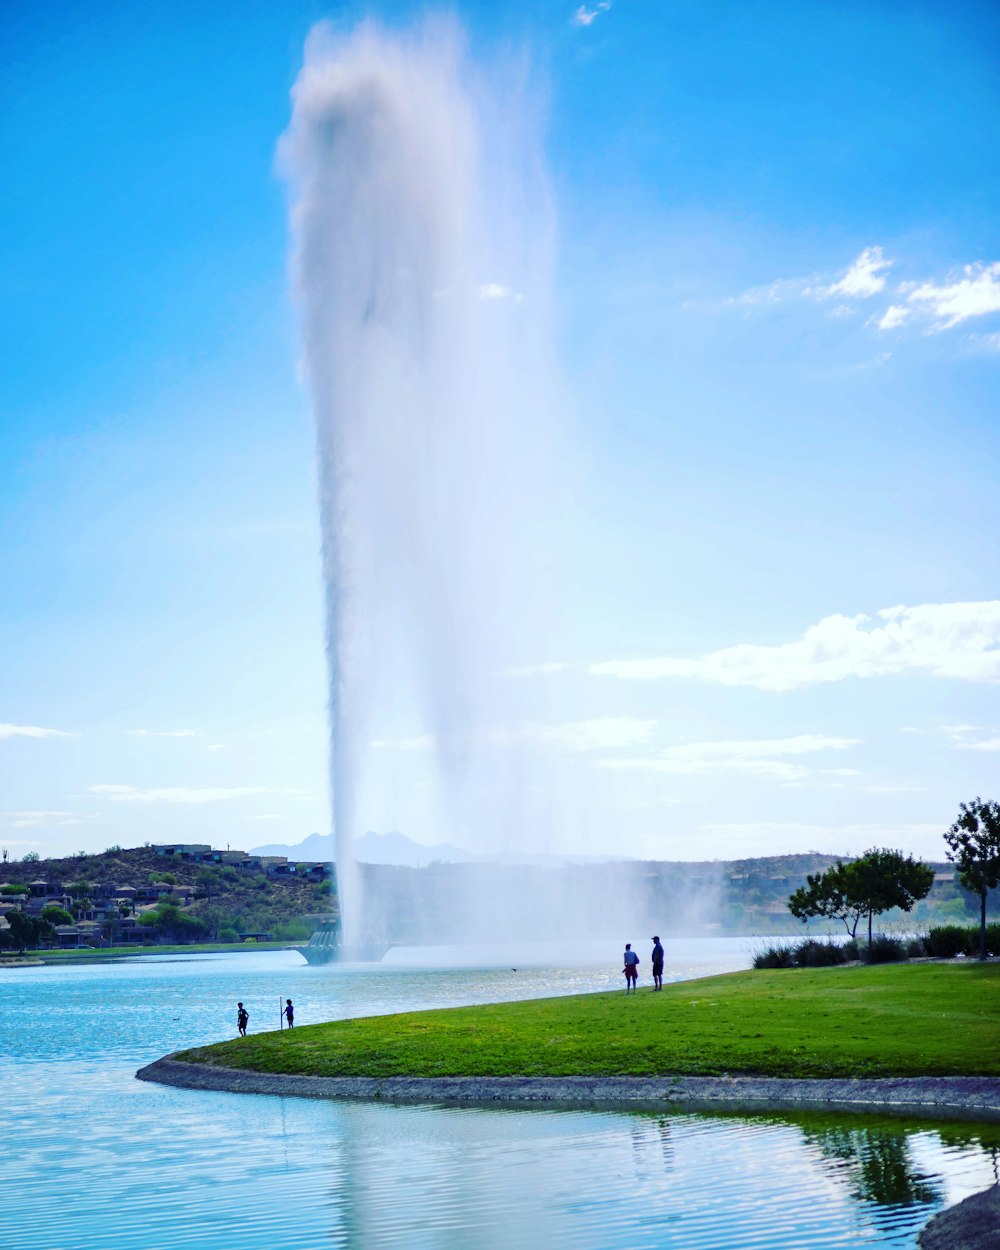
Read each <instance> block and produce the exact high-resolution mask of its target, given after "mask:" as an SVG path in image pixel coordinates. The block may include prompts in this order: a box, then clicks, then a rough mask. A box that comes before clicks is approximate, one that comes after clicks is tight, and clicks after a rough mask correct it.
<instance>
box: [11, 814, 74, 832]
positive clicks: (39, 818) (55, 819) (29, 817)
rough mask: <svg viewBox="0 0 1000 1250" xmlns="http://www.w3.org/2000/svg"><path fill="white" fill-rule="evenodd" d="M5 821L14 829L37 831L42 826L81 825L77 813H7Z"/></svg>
mask: <svg viewBox="0 0 1000 1250" xmlns="http://www.w3.org/2000/svg"><path fill="white" fill-rule="evenodd" d="M3 819H4V820H5V822H6V823H8V824H10V826H11V827H12V828H14V829H36V828H38V827H39V826H40V825H79V824H82V823H83V821H82V820H81V819H80V817H79V816H78V815H77V814H76V813H75V812H7V813H5V815H4V817H3Z"/></svg>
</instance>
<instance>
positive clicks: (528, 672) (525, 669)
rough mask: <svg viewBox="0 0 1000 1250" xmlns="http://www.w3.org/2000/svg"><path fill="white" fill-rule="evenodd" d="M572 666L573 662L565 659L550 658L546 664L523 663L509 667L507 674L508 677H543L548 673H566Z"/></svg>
mask: <svg viewBox="0 0 1000 1250" xmlns="http://www.w3.org/2000/svg"><path fill="white" fill-rule="evenodd" d="M572 667H573V665H572V664H568V663H566V661H564V660H549V661H548V662H547V663H545V664H522V665H521V666H520V667H519V668H509V669H507V675H508V677H541V676H544V675H545V674H547V673H564V672H566V670H567V669H570V668H572Z"/></svg>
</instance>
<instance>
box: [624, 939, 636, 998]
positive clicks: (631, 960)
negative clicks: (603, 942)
mask: <svg viewBox="0 0 1000 1250" xmlns="http://www.w3.org/2000/svg"><path fill="white" fill-rule="evenodd" d="M624 963H625V967H624V968H622V972H624V973H625V993H626V994H627V993H628V992H629V991H630V990H637V989H638V983H639V956H638V955H637V954H636V953H635V951H634V950H633V949H632V943H631V942H626V943H625V957H624Z"/></svg>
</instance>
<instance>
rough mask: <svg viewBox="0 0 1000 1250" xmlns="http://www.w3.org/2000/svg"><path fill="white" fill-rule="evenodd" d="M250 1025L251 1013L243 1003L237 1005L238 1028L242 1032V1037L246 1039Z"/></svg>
mask: <svg viewBox="0 0 1000 1250" xmlns="http://www.w3.org/2000/svg"><path fill="white" fill-rule="evenodd" d="M249 1023H250V1012H249V1011H247V1009H246V1008H245V1007H244V1006H243V1004H242V1003H237V1004H236V1027H237V1028H238V1029H239V1031H240V1037H246V1035H247V1025H248V1024H249Z"/></svg>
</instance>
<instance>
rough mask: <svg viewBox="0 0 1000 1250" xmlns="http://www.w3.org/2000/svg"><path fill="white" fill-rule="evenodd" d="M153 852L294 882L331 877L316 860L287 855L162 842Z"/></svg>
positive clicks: (171, 857) (330, 870)
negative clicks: (292, 878)
mask: <svg viewBox="0 0 1000 1250" xmlns="http://www.w3.org/2000/svg"><path fill="white" fill-rule="evenodd" d="M153 850H154V851H155V852H156V854H157V855H158V856H160V857H161V858H163V859H169V860H172V861H173V862H175V863H177V862H178V861H179V862H180V863H184V864H206V865H208V866H211V865H216V866H218V867H225V868H238V869H240V870H241V871H242V872H262V873H264V875H265V876H267V877H271V878H280V877H286V878H287V877H295V879H296V880H298V881H327V880H329V878H330V877H331V876H332V875H333V868H332V866H331V865H330V864H327V863H323V862H321V861H319V860H309V861H305V862H303V861H301V860H289V858H288V856H287V855H251V854H250V853H249V852H247V851H231V850H229V848H228V847H227V848H226V850H224V851H217V850H214V849H213V848H212V847H210V846H208V845H206V844H203V843H201V842H164V843H161V844H159V845H155V846H154V847H153Z"/></svg>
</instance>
